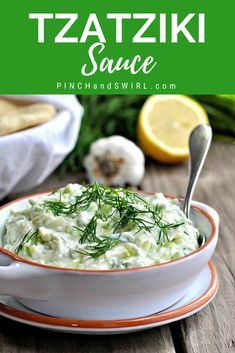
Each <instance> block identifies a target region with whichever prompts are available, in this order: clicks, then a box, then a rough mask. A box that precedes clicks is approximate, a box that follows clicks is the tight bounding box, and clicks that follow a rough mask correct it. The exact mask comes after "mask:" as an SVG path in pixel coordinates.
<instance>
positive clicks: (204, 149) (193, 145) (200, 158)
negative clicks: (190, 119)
mask: <svg viewBox="0 0 235 353" xmlns="http://www.w3.org/2000/svg"><path fill="white" fill-rule="evenodd" d="M211 140H212V129H211V127H210V126H209V125H206V124H202V125H198V126H197V127H196V128H195V129H194V130H193V131H192V133H191V135H190V138H189V152H190V153H189V155H190V157H189V180H188V187H187V192H186V196H185V199H184V206H183V211H184V213H185V215H186V217H187V218H189V216H190V203H191V199H192V195H193V192H194V189H195V186H196V183H197V180H198V178H199V175H200V173H201V170H202V167H203V164H204V162H205V159H206V156H207V153H208V151H209V148H210V144H211Z"/></svg>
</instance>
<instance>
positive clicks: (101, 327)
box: [0, 262, 218, 335]
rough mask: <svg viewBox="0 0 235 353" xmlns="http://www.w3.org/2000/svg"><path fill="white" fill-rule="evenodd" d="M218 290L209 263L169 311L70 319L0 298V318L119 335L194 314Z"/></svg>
mask: <svg viewBox="0 0 235 353" xmlns="http://www.w3.org/2000/svg"><path fill="white" fill-rule="evenodd" d="M217 290H218V274H217V271H216V269H215V267H214V265H213V264H212V262H210V263H209V264H208V266H207V267H206V268H205V269H204V270H203V271H202V272H201V273H200V274H199V275H198V277H197V279H196V280H195V282H194V283H193V285H192V286H191V289H190V291H189V292H188V293H187V294H186V295H185V296H184V297H183V298H182V299H181V300H180V301H178V302H177V303H176V304H174V305H172V306H171V307H170V308H168V309H166V310H164V311H161V312H159V313H155V314H152V315H149V316H145V317H140V318H133V319H126V320H125V319H124V320H79V319H78V320H71V319H62V318H56V317H50V316H46V315H43V314H38V313H36V312H34V311H32V310H30V309H28V308H26V307H24V306H23V305H22V304H20V303H19V302H18V301H17V300H16V299H15V298H13V297H9V296H0V315H2V316H4V317H6V318H8V319H11V320H14V321H17V322H20V323H24V324H28V325H31V326H36V327H40V328H43V329H47V330H52V331H59V332H66V333H77V334H101V335H102V334H103V335H104V334H120V333H128V332H135V331H141V330H146V329H150V328H153V327H157V326H162V325H165V324H169V323H171V322H174V321H177V320H181V319H183V318H186V317H188V316H191V315H193V314H195V313H196V312H198V311H200V310H201V309H203V308H204V307H205V306H206V305H208V304H209V303H210V301H211V300H212V299H213V298H214V296H215V295H216V293H217Z"/></svg>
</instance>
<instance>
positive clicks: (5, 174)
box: [0, 95, 83, 199]
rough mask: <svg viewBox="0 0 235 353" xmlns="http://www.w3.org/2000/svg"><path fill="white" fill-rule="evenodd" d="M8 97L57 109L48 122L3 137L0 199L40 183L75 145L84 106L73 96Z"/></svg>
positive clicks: (0, 158) (0, 143)
mask: <svg viewBox="0 0 235 353" xmlns="http://www.w3.org/2000/svg"><path fill="white" fill-rule="evenodd" d="M5 97H6V98H8V99H10V98H11V99H15V100H18V101H19V100H21V101H24V100H26V101H27V102H29V101H31V102H32V103H33V102H47V103H50V104H53V105H54V106H55V107H56V109H57V114H56V116H55V117H54V118H53V119H52V120H50V121H48V122H47V123H44V124H41V125H38V126H35V127H33V128H29V129H26V130H22V131H18V132H15V133H12V134H9V135H6V136H1V137H0V161H1V163H0V180H1V184H0V199H2V198H4V197H5V196H6V195H8V194H9V193H13V192H14V193H17V192H24V191H26V190H30V189H32V188H34V187H35V186H37V185H40V184H41V183H42V182H43V181H44V180H45V179H46V178H47V177H48V175H50V174H51V173H52V172H53V170H55V168H57V167H58V165H60V163H61V162H62V161H63V160H64V158H65V157H66V156H67V155H68V154H69V152H71V151H72V149H73V148H74V146H75V144H76V142H77V138H78V133H79V129H80V123H81V117H82V114H83V108H82V106H81V105H80V103H79V102H78V100H77V99H76V97H75V96H73V95H67V96H65V95H61V96H60V95H44V96H38V95H17V96H14V95H12V96H5Z"/></svg>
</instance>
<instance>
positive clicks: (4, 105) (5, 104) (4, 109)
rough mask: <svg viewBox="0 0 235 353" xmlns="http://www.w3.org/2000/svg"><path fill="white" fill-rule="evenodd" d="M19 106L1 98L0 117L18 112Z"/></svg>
mask: <svg viewBox="0 0 235 353" xmlns="http://www.w3.org/2000/svg"><path fill="white" fill-rule="evenodd" d="M16 109H17V106H16V105H15V104H13V103H11V102H9V101H7V100H5V99H1V98H0V115H2V114H7V113H9V112H11V111H13V110H16Z"/></svg>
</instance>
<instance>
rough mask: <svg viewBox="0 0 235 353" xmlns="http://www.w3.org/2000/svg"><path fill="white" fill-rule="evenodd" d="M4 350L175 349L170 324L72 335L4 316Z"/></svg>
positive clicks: (0, 322) (115, 352) (0, 338)
mask: <svg viewBox="0 0 235 353" xmlns="http://www.w3.org/2000/svg"><path fill="white" fill-rule="evenodd" d="M0 352H3V353H58V352H63V353H71V352H76V353H110V352H112V353H134V352H135V353H156V352H161V353H175V350H174V345H173V341H172V338H171V334H170V330H169V328H168V327H167V326H164V327H160V328H157V329H152V330H148V331H143V332H140V333H132V334H125V335H119V336H85V335H69V334H61V333H56V332H49V331H43V330H41V329H37V328H33V327H29V326H26V325H22V324H18V323H15V322H11V321H10V320H7V319H4V318H2V317H0Z"/></svg>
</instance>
